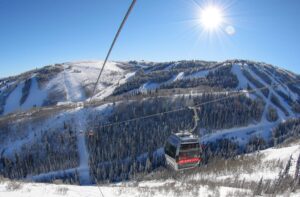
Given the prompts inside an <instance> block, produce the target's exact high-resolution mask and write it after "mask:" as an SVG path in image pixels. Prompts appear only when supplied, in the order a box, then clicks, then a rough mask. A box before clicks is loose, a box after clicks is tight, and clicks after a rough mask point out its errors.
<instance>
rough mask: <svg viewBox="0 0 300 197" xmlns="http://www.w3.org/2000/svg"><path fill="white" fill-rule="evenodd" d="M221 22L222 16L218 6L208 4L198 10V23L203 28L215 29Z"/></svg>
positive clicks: (222, 20)
mask: <svg viewBox="0 0 300 197" xmlns="http://www.w3.org/2000/svg"><path fill="white" fill-rule="evenodd" d="M223 22H224V16H223V13H222V10H221V9H220V8H219V7H218V6H215V5H209V6H207V7H204V8H203V9H201V10H200V23H201V25H202V26H203V27H204V29H205V30H208V31H213V30H217V29H218V28H220V26H221V25H222V23H223Z"/></svg>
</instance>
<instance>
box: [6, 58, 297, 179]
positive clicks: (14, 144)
mask: <svg viewBox="0 0 300 197" xmlns="http://www.w3.org/2000/svg"><path fill="white" fill-rule="evenodd" d="M101 63H102V62H95V61H88V62H70V63H63V64H56V65H53V66H47V67H44V68H41V69H38V70H34V71H29V72H27V73H23V74H21V75H18V76H15V77H9V78H5V79H1V80H0V91H1V92H0V106H1V107H0V114H2V116H1V117H0V154H1V155H0V173H1V174H2V175H4V176H5V177H9V178H22V179H27V180H32V181H43V182H45V181H46V182H48V181H53V180H56V179H63V180H64V181H66V182H68V183H80V184H90V183H95V182H105V181H107V180H109V181H111V182H119V181H122V180H135V179H137V177H138V175H139V174H148V173H151V172H152V171H155V170H156V169H158V168H160V167H164V165H165V164H164V151H163V146H164V143H165V140H166V139H167V137H168V136H169V135H170V134H171V133H172V132H178V131H179V130H185V129H189V128H191V126H192V125H193V112H192V110H190V109H189V108H188V107H187V106H193V105H197V106H198V115H199V117H200V120H199V125H200V126H199V127H198V128H197V130H196V134H197V135H199V137H200V140H201V142H202V143H203V144H204V145H205V147H207V149H206V150H205V153H203V154H206V156H205V158H206V161H205V162H206V164H207V165H210V162H211V161H214V160H215V159H216V158H218V159H219V158H220V157H221V158H227V159H228V158H232V157H235V156H237V155H243V154H244V153H251V152H254V151H256V150H261V149H266V148H270V147H273V146H277V145H279V144H282V143H285V142H286V141H289V140H291V139H293V138H299V136H300V120H299V114H300V76H299V75H297V74H294V73H292V72H290V71H287V70H284V69H281V68H278V67H274V66H272V65H269V64H265V63H260V62H252V61H245V60H228V61H225V62H205V61H177V62H164V63H154V62H137V61H130V62H109V64H108V65H107V66H106V68H105V70H104V73H103V75H102V78H101V80H100V83H99V85H98V86H97V91H96V96H95V99H94V100H93V102H89V96H90V95H91V90H92V88H93V84H94V83H95V81H96V79H97V76H98V73H99V71H100V67H101ZM234 95H235V96H234ZM223 98H227V99H223ZM214 100H216V101H215V102H212V101H214ZM178 109H181V110H178ZM168 111H171V112H172V113H164V114H161V115H159V116H152V115H153V114H157V113H161V112H168ZM145 116H147V117H149V118H143V119H141V120H140V119H138V118H141V117H145ZM127 120H130V121H129V122H127ZM149 163H150V164H151V165H150V166H149ZM253 165H255V164H253ZM251 176H252V175H251ZM248 178H249V177H248ZM250 179H251V177H250V178H249V180H250Z"/></svg>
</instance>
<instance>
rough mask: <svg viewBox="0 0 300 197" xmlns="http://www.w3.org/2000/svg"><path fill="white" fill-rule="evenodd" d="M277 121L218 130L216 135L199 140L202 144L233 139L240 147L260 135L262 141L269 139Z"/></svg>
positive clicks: (209, 135)
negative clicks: (222, 139)
mask: <svg viewBox="0 0 300 197" xmlns="http://www.w3.org/2000/svg"><path fill="white" fill-rule="evenodd" d="M278 123H279V121H277V122H263V121H262V122H260V123H258V124H251V125H247V126H244V127H237V128H230V129H224V130H219V131H218V132H216V133H213V134H208V135H205V136H203V137H201V138H200V141H201V142H202V143H207V142H211V141H216V140H217V139H221V138H227V139H232V138H233V139H235V140H237V141H238V142H239V144H240V145H241V146H243V145H245V144H246V143H247V142H248V141H249V138H250V137H252V136H257V135H260V136H261V137H263V138H264V139H267V140H268V139H269V137H270V134H271V130H272V128H274V127H275V126H276V125H277V124H278Z"/></svg>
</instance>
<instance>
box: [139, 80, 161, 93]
mask: <svg viewBox="0 0 300 197" xmlns="http://www.w3.org/2000/svg"><path fill="white" fill-rule="evenodd" d="M159 86H160V84H159V83H152V82H147V83H144V84H143V85H142V86H141V87H140V88H139V91H140V92H147V91H149V90H155V89H157V88H159Z"/></svg>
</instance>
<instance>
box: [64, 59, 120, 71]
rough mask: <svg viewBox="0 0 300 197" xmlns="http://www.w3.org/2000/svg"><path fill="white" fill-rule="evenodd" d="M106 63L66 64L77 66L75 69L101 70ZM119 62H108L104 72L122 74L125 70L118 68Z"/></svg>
mask: <svg viewBox="0 0 300 197" xmlns="http://www.w3.org/2000/svg"><path fill="white" fill-rule="evenodd" d="M103 63H104V61H77V62H67V63H65V64H67V65H71V66H75V67H89V68H97V69H99V70H100V69H101V67H102V65H103ZM117 65H118V63H117V62H112V61H108V62H106V65H105V68H104V70H110V71H116V72H122V71H123V70H122V69H121V68H120V67H118V66H117Z"/></svg>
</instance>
